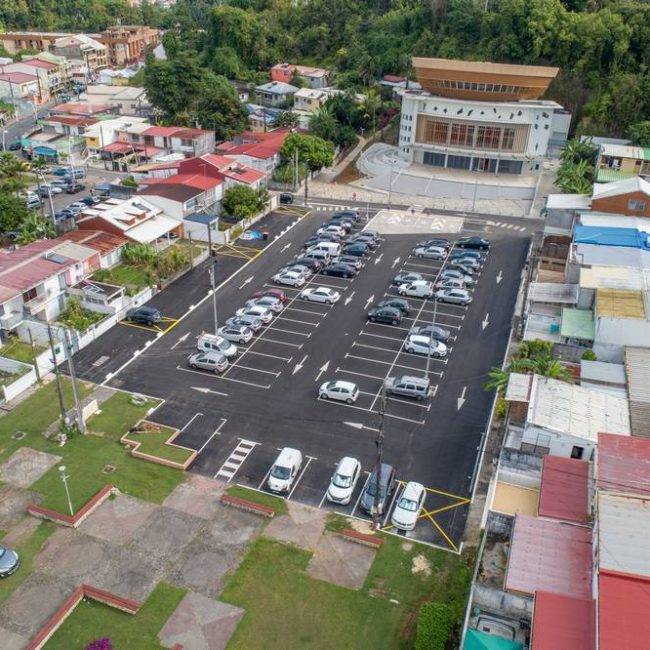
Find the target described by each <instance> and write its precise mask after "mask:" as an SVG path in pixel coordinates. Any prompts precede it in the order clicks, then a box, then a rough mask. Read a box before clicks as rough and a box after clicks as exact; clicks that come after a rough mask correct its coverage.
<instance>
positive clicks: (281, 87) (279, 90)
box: [255, 81, 298, 95]
mask: <svg viewBox="0 0 650 650" xmlns="http://www.w3.org/2000/svg"><path fill="white" fill-rule="evenodd" d="M255 90H257V91H259V92H263V93H271V94H273V95H293V94H294V93H295V92H297V91H298V88H297V87H296V86H292V85H291V84H287V83H284V81H269V83H267V84H262V85H261V86H257V87H256V88H255Z"/></svg>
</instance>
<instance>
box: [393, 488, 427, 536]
mask: <svg viewBox="0 0 650 650" xmlns="http://www.w3.org/2000/svg"><path fill="white" fill-rule="evenodd" d="M426 496H427V491H426V490H425V489H424V485H422V484H421V483H416V482H415V481H409V482H408V483H407V484H406V487H405V488H404V491H403V492H402V494H401V495H400V497H399V499H398V500H397V503H396V504H395V508H394V509H393V514H392V515H391V518H390V521H391V523H392V524H393V526H395V528H399V529H400V530H413V529H414V528H415V524H416V523H417V520H418V517H419V516H420V513H421V512H422V508H423V507H424V500H425V499H426Z"/></svg>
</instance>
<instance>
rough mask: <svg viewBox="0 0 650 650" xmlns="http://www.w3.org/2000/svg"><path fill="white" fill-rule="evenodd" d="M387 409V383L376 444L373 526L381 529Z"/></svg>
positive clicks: (383, 390) (382, 395) (380, 408)
mask: <svg viewBox="0 0 650 650" xmlns="http://www.w3.org/2000/svg"><path fill="white" fill-rule="evenodd" d="M385 411H386V384H385V383H384V384H383V385H382V387H381V401H380V406H379V427H378V428H377V437H376V438H375V445H376V447H377V458H376V461H375V478H376V483H375V502H374V504H373V509H372V527H373V528H374V530H379V525H380V524H379V522H380V519H381V517H380V515H379V488H380V486H381V452H382V449H383V446H384V412H385Z"/></svg>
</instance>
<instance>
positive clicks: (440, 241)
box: [418, 237, 451, 248]
mask: <svg viewBox="0 0 650 650" xmlns="http://www.w3.org/2000/svg"><path fill="white" fill-rule="evenodd" d="M418 246H424V247H425V248H428V247H429V246H438V247H439V248H451V241H450V240H449V239H445V238H444V237H434V238H433V239H425V240H423V241H421V242H420V243H419V244H418Z"/></svg>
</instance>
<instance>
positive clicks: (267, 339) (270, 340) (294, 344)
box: [258, 336, 304, 350]
mask: <svg viewBox="0 0 650 650" xmlns="http://www.w3.org/2000/svg"><path fill="white" fill-rule="evenodd" d="M258 338H259V340H260V341H266V342H267V343H277V344H278V345H286V346H287V347H290V348H297V349H298V350H301V349H302V346H303V345H304V343H287V342H286V341H277V340H276V339H270V338H267V337H266V336H260V337H258Z"/></svg>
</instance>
